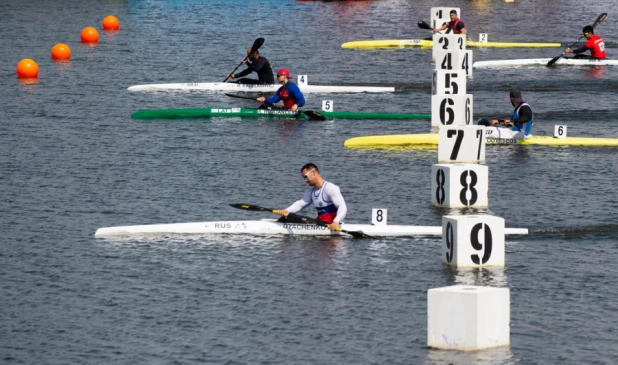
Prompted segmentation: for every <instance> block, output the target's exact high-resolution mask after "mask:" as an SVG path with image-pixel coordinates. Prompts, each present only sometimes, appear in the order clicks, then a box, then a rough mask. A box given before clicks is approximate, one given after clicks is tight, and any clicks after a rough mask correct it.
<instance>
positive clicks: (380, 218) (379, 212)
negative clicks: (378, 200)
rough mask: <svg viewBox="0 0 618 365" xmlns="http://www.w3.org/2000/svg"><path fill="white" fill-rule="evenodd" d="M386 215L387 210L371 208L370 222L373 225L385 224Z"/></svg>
mask: <svg viewBox="0 0 618 365" xmlns="http://www.w3.org/2000/svg"><path fill="white" fill-rule="evenodd" d="M387 216H388V210H386V209H382V208H373V209H372V210H371V224H373V225H374V226H385V225H386V219H387Z"/></svg>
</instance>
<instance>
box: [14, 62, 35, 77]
mask: <svg viewBox="0 0 618 365" xmlns="http://www.w3.org/2000/svg"><path fill="white" fill-rule="evenodd" d="M17 77H18V78H20V79H34V78H37V77H39V65H37V64H36V62H34V60H31V59H30V58H24V59H23V60H21V61H19V63H18V64H17Z"/></svg>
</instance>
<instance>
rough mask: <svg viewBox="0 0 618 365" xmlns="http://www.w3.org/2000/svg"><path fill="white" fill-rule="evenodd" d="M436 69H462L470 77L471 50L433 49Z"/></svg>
mask: <svg viewBox="0 0 618 365" xmlns="http://www.w3.org/2000/svg"><path fill="white" fill-rule="evenodd" d="M434 53H435V61H436V67H435V69H436V70H443V71H450V70H464V71H466V76H468V78H472V64H473V61H472V51H456V52H453V51H442V50H440V51H435V52H434Z"/></svg>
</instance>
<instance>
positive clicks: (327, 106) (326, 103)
mask: <svg viewBox="0 0 618 365" xmlns="http://www.w3.org/2000/svg"><path fill="white" fill-rule="evenodd" d="M333 107H334V105H333V101H332V100H322V110H324V111H325V112H332V111H333Z"/></svg>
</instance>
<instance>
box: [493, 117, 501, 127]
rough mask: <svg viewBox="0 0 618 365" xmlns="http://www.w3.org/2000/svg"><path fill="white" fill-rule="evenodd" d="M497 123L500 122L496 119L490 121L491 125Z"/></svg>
mask: <svg viewBox="0 0 618 365" xmlns="http://www.w3.org/2000/svg"><path fill="white" fill-rule="evenodd" d="M498 124H500V121H499V120H498V119H494V120H492V121H491V125H492V126H497V125H498Z"/></svg>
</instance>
